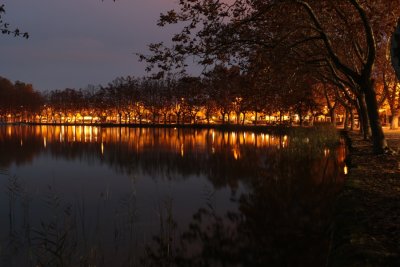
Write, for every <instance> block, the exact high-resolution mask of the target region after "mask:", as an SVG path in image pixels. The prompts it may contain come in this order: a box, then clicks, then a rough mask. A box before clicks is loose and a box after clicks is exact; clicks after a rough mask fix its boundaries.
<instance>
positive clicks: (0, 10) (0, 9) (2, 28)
mask: <svg viewBox="0 0 400 267" xmlns="http://www.w3.org/2000/svg"><path fill="white" fill-rule="evenodd" d="M5 13H6V10H5V7H4V4H3V5H0V32H1V33H2V34H6V35H13V36H14V37H17V36H22V37H23V38H26V39H28V38H29V34H28V33H27V32H21V31H20V30H19V29H18V28H15V29H13V28H11V27H10V24H9V23H7V22H4V21H3V19H2V15H3V14H5Z"/></svg>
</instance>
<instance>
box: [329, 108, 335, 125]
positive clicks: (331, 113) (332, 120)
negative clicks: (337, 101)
mask: <svg viewBox="0 0 400 267" xmlns="http://www.w3.org/2000/svg"><path fill="white" fill-rule="evenodd" d="M335 111H336V110H335V108H330V109H329V115H330V116H331V123H332V125H333V126H335V127H336V112H335Z"/></svg>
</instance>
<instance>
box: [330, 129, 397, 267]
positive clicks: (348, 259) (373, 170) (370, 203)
mask: <svg viewBox="0 0 400 267" xmlns="http://www.w3.org/2000/svg"><path fill="white" fill-rule="evenodd" d="M348 137H349V139H348V140H349V142H348V144H349V156H348V160H347V163H348V165H349V175H348V177H347V180H346V183H345V187H344V190H343V192H342V193H341V194H340V197H339V200H338V201H337V204H336V215H335V223H334V227H333V228H334V232H333V240H332V246H331V254H330V257H329V261H328V263H329V264H328V266H335V267H336V266H337V267H339V266H340V267H345V266H374V267H376V266H382V267H383V266H385V267H389V266H393V267H395V266H399V265H400V250H399V244H400V227H399V226H400V197H399V188H400V156H399V154H394V155H381V156H376V155H374V154H373V153H372V150H371V147H370V143H369V141H365V140H363V139H362V136H360V135H359V134H355V133H351V132H350V133H348ZM389 141H390V144H391V146H392V148H396V149H400V142H399V137H397V141H396V139H389Z"/></svg>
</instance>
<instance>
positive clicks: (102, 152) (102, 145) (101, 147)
mask: <svg viewBox="0 0 400 267" xmlns="http://www.w3.org/2000/svg"><path fill="white" fill-rule="evenodd" d="M100 149H101V155H104V143H103V142H101V145H100Z"/></svg>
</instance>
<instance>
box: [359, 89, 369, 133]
mask: <svg viewBox="0 0 400 267" xmlns="http://www.w3.org/2000/svg"><path fill="white" fill-rule="evenodd" d="M357 98H358V104H359V112H358V119H359V121H360V131H361V132H362V134H363V135H364V140H368V138H369V137H370V136H371V131H370V127H369V116H368V112H367V105H366V102H365V95H364V94H361V95H359V96H358V97H357Z"/></svg>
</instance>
